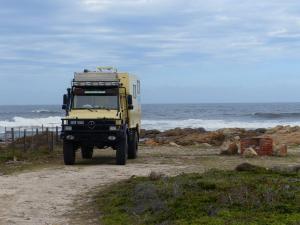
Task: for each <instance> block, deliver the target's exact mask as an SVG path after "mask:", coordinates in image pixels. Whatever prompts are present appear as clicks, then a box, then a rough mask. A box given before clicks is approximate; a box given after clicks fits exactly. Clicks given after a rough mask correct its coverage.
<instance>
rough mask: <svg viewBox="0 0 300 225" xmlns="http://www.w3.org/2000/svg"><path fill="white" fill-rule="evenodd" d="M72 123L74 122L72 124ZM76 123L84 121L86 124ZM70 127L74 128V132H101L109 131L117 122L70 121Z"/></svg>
mask: <svg viewBox="0 0 300 225" xmlns="http://www.w3.org/2000/svg"><path fill="white" fill-rule="evenodd" d="M71 121H72V122H71ZM75 121H84V124H81V123H80V124H77V122H76V123H75ZM67 124H68V126H72V131H92V130H95V131H97V130H99V131H100V130H101V131H106V130H107V131H109V127H110V126H115V124H116V122H115V120H91V119H89V120H80V119H78V120H69V121H68V123H67Z"/></svg>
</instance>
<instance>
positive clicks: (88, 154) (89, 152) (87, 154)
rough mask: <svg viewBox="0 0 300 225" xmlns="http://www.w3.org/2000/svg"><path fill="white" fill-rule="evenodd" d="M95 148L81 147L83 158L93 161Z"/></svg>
mask: <svg viewBox="0 0 300 225" xmlns="http://www.w3.org/2000/svg"><path fill="white" fill-rule="evenodd" d="M93 148H94V147H93V146H82V147H81V156H82V158H83V159H91V158H93V153H94V149H93Z"/></svg>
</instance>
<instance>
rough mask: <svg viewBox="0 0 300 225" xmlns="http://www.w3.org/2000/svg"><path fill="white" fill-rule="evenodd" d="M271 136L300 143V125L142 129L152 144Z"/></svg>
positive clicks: (208, 143)
mask: <svg viewBox="0 0 300 225" xmlns="http://www.w3.org/2000/svg"><path fill="white" fill-rule="evenodd" d="M253 137H269V138H272V139H273V141H274V144H275V145H282V144H284V145H288V146H293V145H300V126H295V127H292V126H277V127H274V128H269V129H265V128H260V129H255V130H246V129H241V128H224V129H219V130H216V131H206V130H205V129H204V128H198V129H192V128H185V129H182V128H175V129H171V130H167V131H159V130H141V137H140V138H141V143H142V144H145V145H150V146H159V145H166V144H172V145H179V146H191V145H206V146H222V145H224V143H226V142H238V141H240V140H241V139H243V138H253Z"/></svg>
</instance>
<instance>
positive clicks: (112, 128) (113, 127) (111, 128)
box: [109, 126, 117, 131]
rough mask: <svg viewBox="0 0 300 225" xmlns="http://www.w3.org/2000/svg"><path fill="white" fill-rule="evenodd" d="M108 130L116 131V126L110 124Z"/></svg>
mask: <svg viewBox="0 0 300 225" xmlns="http://www.w3.org/2000/svg"><path fill="white" fill-rule="evenodd" d="M109 130H110V131H116V130H117V127H116V126H110V127H109Z"/></svg>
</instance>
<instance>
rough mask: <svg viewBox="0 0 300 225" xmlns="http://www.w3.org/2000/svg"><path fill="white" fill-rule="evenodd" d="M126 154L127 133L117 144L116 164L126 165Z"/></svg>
mask: <svg viewBox="0 0 300 225" xmlns="http://www.w3.org/2000/svg"><path fill="white" fill-rule="evenodd" d="M127 154H128V143H127V134H125V135H124V137H123V138H122V140H120V142H119V143H118V145H117V151H116V164H117V165H126V161H127Z"/></svg>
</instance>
